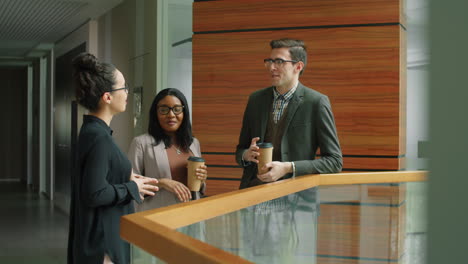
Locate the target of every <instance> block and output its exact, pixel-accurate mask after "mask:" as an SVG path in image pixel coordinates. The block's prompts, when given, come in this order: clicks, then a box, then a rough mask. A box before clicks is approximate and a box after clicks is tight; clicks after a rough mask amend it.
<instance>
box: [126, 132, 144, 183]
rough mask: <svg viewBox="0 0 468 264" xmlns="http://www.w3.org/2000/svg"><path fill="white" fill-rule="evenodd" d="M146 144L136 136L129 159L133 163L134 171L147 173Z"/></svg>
mask: <svg viewBox="0 0 468 264" xmlns="http://www.w3.org/2000/svg"><path fill="white" fill-rule="evenodd" d="M143 149H144V146H143V144H142V142H141V140H139V138H134V139H133V140H132V143H131V144H130V148H129V150H128V154H127V156H128V159H129V160H130V163H132V169H133V172H134V173H136V174H140V175H145V163H144V156H143V155H144V150H143Z"/></svg>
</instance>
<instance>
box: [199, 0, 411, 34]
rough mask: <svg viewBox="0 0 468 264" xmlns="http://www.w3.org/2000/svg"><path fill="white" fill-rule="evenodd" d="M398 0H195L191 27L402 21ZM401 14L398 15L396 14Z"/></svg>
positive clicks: (201, 29)
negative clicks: (214, 0)
mask: <svg viewBox="0 0 468 264" xmlns="http://www.w3.org/2000/svg"><path fill="white" fill-rule="evenodd" d="M402 8H404V2H402V1H388V0H314V1H311V0H289V1H284V0H255V1H251V0H236V1H216V3H213V2H212V1H206V2H195V3H194V5H193V17H194V20H193V31H194V32H196V33H197V32H207V31H208V32H210V31H226V30H252V29H265V28H270V29H271V28H288V27H303V26H311V25H313V26H326V25H350V24H375V23H395V22H396V23H402V24H405V22H404V16H400V10H401V9H402ZM400 17H401V18H400Z"/></svg>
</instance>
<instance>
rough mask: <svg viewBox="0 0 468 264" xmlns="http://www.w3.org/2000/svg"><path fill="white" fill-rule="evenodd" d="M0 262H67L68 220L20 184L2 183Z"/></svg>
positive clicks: (44, 199) (49, 202) (51, 205)
mask: <svg viewBox="0 0 468 264" xmlns="http://www.w3.org/2000/svg"><path fill="white" fill-rule="evenodd" d="M0 208H2V213H1V217H0V263H5V264H7V263H8V264H19V263H37V264H56V263H57V264H58V263H66V256H67V254H66V250H67V239H68V217H67V216H66V215H65V214H64V213H63V212H60V211H56V210H54V209H53V204H52V202H51V201H49V200H47V199H46V198H45V197H41V196H40V195H39V194H38V193H37V192H36V191H30V190H27V188H26V186H25V185H24V184H22V183H19V182H0Z"/></svg>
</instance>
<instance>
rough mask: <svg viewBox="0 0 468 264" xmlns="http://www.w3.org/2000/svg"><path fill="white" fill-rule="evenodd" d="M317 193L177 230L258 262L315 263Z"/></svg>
mask: <svg viewBox="0 0 468 264" xmlns="http://www.w3.org/2000/svg"><path fill="white" fill-rule="evenodd" d="M316 193H317V189H316V188H314V189H310V190H305V191H302V192H298V193H294V194H290V195H288V196H284V197H281V198H278V199H274V200H271V201H267V202H264V203H261V204H258V205H254V206H252V207H248V208H245V209H242V210H240V211H236V212H233V213H230V214H226V215H222V216H219V217H215V218H213V219H209V220H206V221H203V222H199V223H196V224H193V225H189V226H187V227H183V228H180V229H178V231H180V232H182V233H184V234H187V235H189V236H191V237H194V238H196V239H199V240H201V241H204V242H206V243H208V244H210V245H212V246H215V247H217V248H220V249H222V250H224V251H227V252H230V253H232V254H235V255H238V256H240V257H242V258H245V259H247V260H249V261H252V262H255V263H315V248H316V247H315V244H316V243H315V240H316V234H317V232H316V229H317V203H316V196H317V195H316Z"/></svg>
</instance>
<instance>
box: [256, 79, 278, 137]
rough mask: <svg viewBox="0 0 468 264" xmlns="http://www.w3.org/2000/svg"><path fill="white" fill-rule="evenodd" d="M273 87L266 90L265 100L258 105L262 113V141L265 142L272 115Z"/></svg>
mask: <svg viewBox="0 0 468 264" xmlns="http://www.w3.org/2000/svg"><path fill="white" fill-rule="evenodd" d="M273 89H274V88H273V87H271V89H268V90H267V91H266V94H265V95H264V98H263V100H262V101H261V103H260V104H259V106H258V111H259V113H260V115H261V116H260V119H259V120H260V141H259V142H263V141H264V140H265V133H266V129H267V125H268V120H269V119H270V115H271V106H272V104H273Z"/></svg>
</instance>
